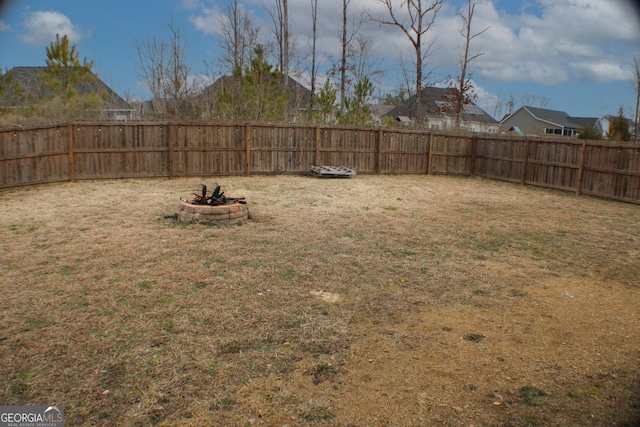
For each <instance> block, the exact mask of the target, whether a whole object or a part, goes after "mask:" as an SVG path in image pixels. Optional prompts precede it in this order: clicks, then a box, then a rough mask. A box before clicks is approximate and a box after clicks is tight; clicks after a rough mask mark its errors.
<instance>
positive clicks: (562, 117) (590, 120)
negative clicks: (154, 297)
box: [502, 106, 598, 130]
mask: <svg viewBox="0 0 640 427" xmlns="http://www.w3.org/2000/svg"><path fill="white" fill-rule="evenodd" d="M520 110H524V111H526V112H527V113H529V114H530V115H531V116H532V117H533V118H534V119H536V120H538V121H541V122H545V123H548V124H550V125H553V126H557V127H562V128H568V129H577V130H580V129H584V128H586V127H589V126H591V127H593V126H595V125H596V123H597V122H598V119H597V118H595V117H571V116H569V115H568V114H567V113H565V112H564V111H556V110H548V109H546V108H536V107H530V106H523V107H520V108H519V109H518V110H517V111H516V112H515V113H513V114H511V115H510V116H507V117H505V118H504V119H503V120H502V122H503V123H504V122H505V121H506V120H508V119H509V118H510V117H512V116H513V115H515V114H516V113H517V112H518V111H520Z"/></svg>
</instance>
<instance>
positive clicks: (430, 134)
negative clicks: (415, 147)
mask: <svg viewBox="0 0 640 427" xmlns="http://www.w3.org/2000/svg"><path fill="white" fill-rule="evenodd" d="M431 162H433V134H432V133H431V132H429V163H428V164H427V175H431Z"/></svg>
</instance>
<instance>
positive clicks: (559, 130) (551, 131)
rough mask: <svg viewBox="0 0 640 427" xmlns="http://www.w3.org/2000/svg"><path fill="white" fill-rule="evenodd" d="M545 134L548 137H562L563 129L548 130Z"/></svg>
mask: <svg viewBox="0 0 640 427" xmlns="http://www.w3.org/2000/svg"><path fill="white" fill-rule="evenodd" d="M544 133H546V134H547V135H562V129H555V128H546V129H545V130H544Z"/></svg>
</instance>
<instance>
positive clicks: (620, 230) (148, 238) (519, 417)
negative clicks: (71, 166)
mask: <svg viewBox="0 0 640 427" xmlns="http://www.w3.org/2000/svg"><path fill="white" fill-rule="evenodd" d="M200 183H202V180H201V179H199V180H171V181H166V180H140V181H107V182H81V183H73V184H62V185H51V186H42V187H30V188H24V189H16V190H10V191H4V192H1V193H0V200H1V201H2V203H0V251H2V254H3V255H2V257H0V282H1V283H2V292H3V298H2V299H1V300H0V322H1V324H2V330H1V331H0V360H2V361H3V363H2V364H1V365H0V378H2V379H1V380H0V384H1V386H0V401H1V402H2V403H3V404H5V405H21V404H35V403H38V404H42V402H45V403H47V404H54V403H55V404H58V405H62V406H65V415H66V416H67V420H68V423H69V424H70V425H140V426H142V425H145V426H148V425H167V426H169V425H175V426H178V425H180V426H183V425H194V426H195V425H230V426H235V425H239V426H245V425H264V426H273V425H289V426H297V425H318V426H334V425H342V426H346V425H353V426H383V425H388V426H420V425H452V426H469V425H475V426H481V425H492V426H527V425H531V426H534V425H554V426H555V425H557V426H564V425H592V426H613V425H618V426H631V425H635V424H634V423H635V422H637V421H638V420H639V419H640V400H639V399H638V396H639V394H640V393H639V391H640V376H639V375H638V373H637V372H638V364H639V363H640V344H639V343H640V308H639V307H640V304H639V303H640V300H639V298H640V297H639V295H640V290H639V288H638V283H639V279H640V258H639V256H640V242H639V239H638V237H637V230H638V229H640V209H639V207H638V206H636V205H628V204H623V203H617V202H611V201H606V200H599V199H593V198H589V197H580V198H577V197H575V196H574V195H571V194H569V193H560V192H555V191H547V190H540V189H536V188H531V187H522V186H517V185H512V184H504V183H498V182H492V181H487V180H482V179H467V178H450V177H438V176H436V177H432V176H382V177H380V176H358V177H356V178H354V179H350V180H318V179H314V178H309V177H292V176H289V177H251V178H244V177H243V178H225V179H224V183H223V184H224V188H225V189H226V190H228V191H229V192H230V193H231V194H242V195H243V196H245V197H246V198H247V200H248V201H249V203H250V204H251V213H252V219H251V220H249V221H246V222H245V223H243V225H241V226H223V227H219V226H207V225H203V224H183V223H180V222H178V221H177V220H176V219H175V214H176V213H177V211H178V207H179V197H180V196H188V195H189V194H191V193H192V192H193V191H194V190H195V189H197V187H198V184H200ZM206 184H213V183H212V182H211V183H210V182H206ZM132 212H136V215H132ZM140 212H147V213H148V214H147V215H141V214H140Z"/></svg>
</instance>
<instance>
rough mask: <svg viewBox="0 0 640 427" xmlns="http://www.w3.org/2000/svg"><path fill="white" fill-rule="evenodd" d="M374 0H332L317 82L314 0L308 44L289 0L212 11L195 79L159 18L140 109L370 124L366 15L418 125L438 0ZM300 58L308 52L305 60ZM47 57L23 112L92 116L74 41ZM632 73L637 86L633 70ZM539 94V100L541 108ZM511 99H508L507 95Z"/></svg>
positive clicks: (468, 80) (456, 86)
mask: <svg viewBox="0 0 640 427" xmlns="http://www.w3.org/2000/svg"><path fill="white" fill-rule="evenodd" d="M376 1H378V2H379V4H380V5H382V6H383V7H382V10H383V11H384V12H383V13H382V14H380V15H373V14H372V13H371V12H369V11H367V10H353V9H354V8H353V6H352V0H341V6H342V7H341V10H340V17H341V25H340V30H341V31H340V33H339V43H340V50H339V51H340V56H339V57H338V58H332V61H331V64H330V66H329V67H328V69H327V70H326V72H325V73H323V79H324V81H319V79H320V75H321V74H320V73H319V68H320V67H319V64H318V55H317V42H318V26H317V18H318V0H309V16H310V17H311V30H312V31H311V40H310V44H309V46H308V47H307V48H308V49H307V50H308V51H304V49H302V48H301V47H300V46H299V45H298V43H297V41H296V38H295V35H292V34H291V33H290V31H289V2H288V0H272V2H271V4H270V5H268V6H267V5H265V8H266V12H267V15H268V17H269V18H270V19H271V23H272V28H271V33H270V34H263V32H264V31H265V30H264V28H262V27H260V26H259V25H258V24H257V23H256V22H254V20H253V19H252V15H251V14H250V12H249V11H248V10H246V9H245V8H244V7H243V6H242V4H241V3H240V1H239V0H233V1H232V2H231V3H230V4H229V5H228V6H227V8H226V10H225V11H224V14H223V15H222V16H221V17H220V18H219V19H218V22H217V28H218V33H219V36H218V44H219V47H220V52H221V53H220V55H219V57H218V58H215V59H214V60H212V61H211V62H210V63H207V62H206V61H205V64H206V68H207V70H208V73H207V75H201V76H197V77H194V75H193V72H192V69H191V66H190V63H191V58H190V57H189V46H188V40H186V39H185V38H184V37H183V36H182V31H181V30H180V29H179V28H176V27H175V26H174V25H173V24H167V25H166V26H164V30H163V33H162V35H161V36H153V37H151V38H148V39H145V40H135V41H134V45H135V51H136V65H137V71H138V74H139V77H140V78H141V80H142V82H143V83H144V85H145V86H146V88H147V89H148V90H149V92H150V93H151V97H152V103H151V104H152V106H153V108H152V109H151V110H150V111H149V112H148V116H147V117H148V118H154V119H183V120H184V119H186V120H203V119H204V120H210V119H220V120H252V121H270V122H282V121H295V122H301V121H306V122H316V123H341V124H359V125H363V124H369V123H371V121H372V115H371V110H370V108H371V107H370V105H371V101H372V97H373V94H374V85H373V81H374V79H376V78H377V77H379V76H380V75H381V74H382V73H383V71H382V70H381V64H380V63H377V62H375V60H374V59H373V58H374V57H375V56H374V55H372V53H373V50H374V48H375V47H374V41H373V40H372V39H368V38H367V37H366V36H365V35H364V32H363V31H361V29H362V26H363V25H364V24H365V23H366V22H373V23H377V24H379V25H381V26H386V27H389V28H390V29H392V30H395V31H398V32H399V33H400V34H402V35H403V36H404V39H405V40H406V43H407V44H408V45H409V46H411V48H412V51H413V56H414V57H413V58H412V60H410V61H401V64H400V68H401V73H400V75H401V76H402V79H403V83H402V84H401V87H400V88H398V90H397V91H396V93H394V94H386V95H385V96H384V97H383V99H384V102H385V103H390V104H399V103H402V102H405V101H407V100H408V99H409V98H411V97H414V99H415V101H414V102H415V105H416V107H417V111H416V121H417V123H418V125H419V124H420V119H421V117H423V115H424V112H423V111H422V108H423V105H424V104H423V102H422V101H423V100H422V99H421V95H422V91H421V88H423V87H424V86H425V84H426V82H427V80H428V79H429V77H430V73H429V72H427V71H426V70H428V69H429V63H428V62H429V58H430V55H431V53H432V49H433V48H434V42H435V40H434V38H433V37H431V34H430V32H431V31H432V29H433V27H434V25H435V23H436V20H437V19H438V16H439V13H440V11H441V10H442V8H443V7H444V4H445V0H427V1H424V0H404V1H400V0H376ZM479 5H481V3H477V2H474V1H472V0H467V1H466V4H465V5H464V6H463V7H462V8H461V9H460V11H459V13H458V17H459V22H460V37H461V42H462V46H463V49H462V51H461V53H460V55H459V64H458V69H457V73H456V74H454V75H450V76H448V77H447V79H446V85H447V87H448V90H447V95H446V97H445V99H444V101H446V102H443V103H441V104H442V107H441V108H442V112H444V113H448V114H452V115H454V116H455V118H456V120H455V123H456V126H459V125H460V124H461V118H460V116H461V113H462V112H463V111H464V106H465V105H466V104H469V103H471V102H474V101H475V100H476V98H477V96H476V93H475V90H474V86H473V80H472V75H473V73H472V67H471V64H472V63H473V61H474V60H476V59H477V58H479V57H480V56H482V55H483V54H484V53H483V52H482V51H480V50H478V49H476V48H475V47H474V42H475V40H476V39H477V38H479V37H481V36H482V34H484V33H485V32H486V31H488V30H489V29H490V27H486V28H483V29H481V30H477V31H474V27H473V21H474V16H475V13H476V9H477V7H478V6H479ZM302 58H307V59H308V61H306V63H305V66H302V63H303V61H302ZM46 64H47V66H46V68H45V73H43V76H42V80H43V82H44V83H45V86H46V87H47V88H48V89H49V91H50V92H49V93H50V96H49V97H48V99H46V100H44V102H42V100H40V101H41V102H40V103H39V104H38V105H37V106H34V105H30V106H29V108H30V111H31V112H30V115H31V116H32V117H33V116H35V115H37V114H40V115H41V116H44V117H50V116H51V115H53V114H55V112H57V113H58V114H64V115H65V117H66V118H72V117H79V118H88V116H91V115H92V114H94V115H95V114H97V112H98V111H99V110H100V108H99V107H100V103H101V102H104V101H105V94H95V93H94V94H89V95H87V94H80V93H78V91H77V89H76V88H77V87H78V84H80V83H90V82H91V81H92V79H95V78H96V77H95V76H94V75H93V72H92V69H93V62H89V61H87V59H86V58H85V59H84V61H80V59H79V55H78V52H77V50H76V46H71V45H70V43H69V40H68V38H67V37H66V36H63V37H60V36H57V38H56V40H55V41H53V42H52V43H51V45H50V46H49V47H48V48H47V51H46ZM636 70H638V63H637V61H636ZM295 71H303V72H304V74H305V75H307V76H308V78H309V81H307V82H305V83H307V84H308V86H309V89H307V88H306V86H303V85H300V84H299V81H298V80H299V79H296V77H299V76H298V75H296V72H295ZM637 74H638V82H639V84H638V92H639V93H640V73H637ZM214 81H215V82H216V83H215V84H212V83H213V82H214ZM7 93H11V96H12V97H14V98H15V99H14V101H15V104H16V105H18V104H20V103H22V104H24V103H25V102H24V101H25V99H24V96H26V95H24V94H25V91H24V90H23V88H20V87H19V86H18V85H17V84H16V82H14V81H12V76H11V74H10V73H4V74H2V76H1V78H0V94H7ZM636 99H638V97H636ZM543 101H544V100H542V101H541V102H540V103H541V105H540V106H541V107H543V108H544V107H545V106H544V105H542V104H543ZM510 103H511V105H513V100H511V101H510ZM636 110H637V107H636ZM497 112H498V111H496V112H494V115H495V114H496V113H497ZM22 113H23V114H27V113H29V111H27V110H24V111H22ZM637 116H638V114H637V111H636V117H637ZM498 119H499V117H498ZM391 123H392V121H389V122H386V123H385V124H391ZM636 127H637V125H636ZM636 132H637V131H636Z"/></svg>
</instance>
